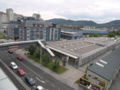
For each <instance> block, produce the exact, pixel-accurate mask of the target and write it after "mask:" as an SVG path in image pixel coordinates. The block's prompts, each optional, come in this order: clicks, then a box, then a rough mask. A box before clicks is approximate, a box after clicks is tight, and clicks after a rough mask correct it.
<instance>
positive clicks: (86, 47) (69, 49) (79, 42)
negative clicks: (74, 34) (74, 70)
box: [47, 37, 114, 57]
mask: <svg viewBox="0 0 120 90" xmlns="http://www.w3.org/2000/svg"><path fill="white" fill-rule="evenodd" d="M105 42H106V43H107V44H110V43H111V42H114V41H113V40H109V38H106V37H98V38H81V39H75V40H63V41H49V42H47V46H48V47H49V48H50V49H53V50H56V51H59V52H60V51H61V53H63V52H64V53H66V54H70V55H74V56H76V57H80V56H81V55H84V54H86V53H90V52H91V51H94V50H97V49H99V48H103V47H104V46H100V45H97V44H96V43H100V44H101V43H105Z"/></svg>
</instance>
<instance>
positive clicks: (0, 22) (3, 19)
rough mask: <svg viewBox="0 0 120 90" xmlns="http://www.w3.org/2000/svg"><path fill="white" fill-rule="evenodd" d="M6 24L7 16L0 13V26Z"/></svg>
mask: <svg viewBox="0 0 120 90" xmlns="http://www.w3.org/2000/svg"><path fill="white" fill-rule="evenodd" d="M4 22H7V15H6V13H4V12H0V24H2V23H4Z"/></svg>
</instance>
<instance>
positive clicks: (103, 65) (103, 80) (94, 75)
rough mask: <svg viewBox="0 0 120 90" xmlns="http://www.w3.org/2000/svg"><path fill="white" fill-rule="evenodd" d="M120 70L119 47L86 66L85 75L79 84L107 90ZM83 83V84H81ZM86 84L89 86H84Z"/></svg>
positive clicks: (98, 89)
mask: <svg viewBox="0 0 120 90" xmlns="http://www.w3.org/2000/svg"><path fill="white" fill-rule="evenodd" d="M119 70H120V47H119V48H117V49H116V50H114V51H113V52H112V53H110V54H109V55H107V56H105V57H103V58H101V59H100V60H99V61H97V62H95V63H93V64H91V65H90V66H88V68H87V70H86V74H85V75H84V77H82V78H81V84H82V85H84V86H85V87H91V89H90V90H94V89H92V88H93V87H94V88H95V87H96V88H97V90H109V88H110V86H111V84H112V81H113V80H114V79H115V78H116V76H117V74H118V73H119ZM82 82H84V83H82ZM85 83H88V84H89V85H85Z"/></svg>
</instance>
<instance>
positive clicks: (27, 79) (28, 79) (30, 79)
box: [25, 76, 35, 86]
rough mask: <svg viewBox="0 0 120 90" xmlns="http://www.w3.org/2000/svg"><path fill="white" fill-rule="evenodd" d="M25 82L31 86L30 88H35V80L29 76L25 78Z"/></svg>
mask: <svg viewBox="0 0 120 90" xmlns="http://www.w3.org/2000/svg"><path fill="white" fill-rule="evenodd" d="M25 81H26V82H27V83H28V84H29V85H30V86H34V85H35V80H34V79H33V78H31V77H29V76H26V77H25Z"/></svg>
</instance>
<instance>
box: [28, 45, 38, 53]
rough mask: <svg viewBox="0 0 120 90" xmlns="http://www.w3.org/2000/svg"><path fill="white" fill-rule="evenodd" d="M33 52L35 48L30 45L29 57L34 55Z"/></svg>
mask: <svg viewBox="0 0 120 90" xmlns="http://www.w3.org/2000/svg"><path fill="white" fill-rule="evenodd" d="M35 50H36V47H35V46H33V45H31V46H30V47H29V48H28V51H29V53H30V55H33V54H34V53H35Z"/></svg>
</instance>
